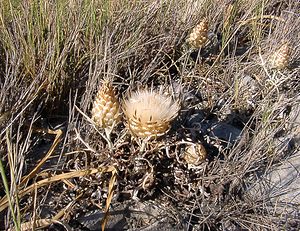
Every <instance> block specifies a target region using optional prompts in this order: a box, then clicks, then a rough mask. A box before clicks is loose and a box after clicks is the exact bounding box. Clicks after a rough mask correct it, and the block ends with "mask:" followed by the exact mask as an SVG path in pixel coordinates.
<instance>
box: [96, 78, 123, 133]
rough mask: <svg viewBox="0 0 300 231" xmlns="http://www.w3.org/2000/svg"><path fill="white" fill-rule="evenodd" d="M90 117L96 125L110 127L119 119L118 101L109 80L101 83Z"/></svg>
mask: <svg viewBox="0 0 300 231" xmlns="http://www.w3.org/2000/svg"><path fill="white" fill-rule="evenodd" d="M92 119H93V120H94V121H95V123H96V125H97V126H99V127H101V128H110V129H112V128H113V126H114V125H115V124H117V123H118V122H119V121H120V119H121V116H120V105H119V101H118V98H117V96H116V94H115V91H114V89H113V87H112V85H111V83H109V82H104V83H103V84H102V86H101V87H100V89H99V91H98V93H97V95H96V97H95V100H94V103H93V109H92Z"/></svg>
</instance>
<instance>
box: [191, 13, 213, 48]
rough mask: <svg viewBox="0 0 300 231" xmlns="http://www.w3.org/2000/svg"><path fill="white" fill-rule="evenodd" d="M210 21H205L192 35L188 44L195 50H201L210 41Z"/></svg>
mask: <svg viewBox="0 0 300 231" xmlns="http://www.w3.org/2000/svg"><path fill="white" fill-rule="evenodd" d="M207 31H208V21H207V19H203V20H202V21H201V22H200V23H199V24H198V25H197V26H196V27H195V28H194V29H193V30H192V32H191V33H190V35H189V37H188V39H187V42H188V43H189V44H190V45H191V46H193V47H194V48H201V47H202V46H203V45H204V44H205V43H206V41H207V39H208V33H207Z"/></svg>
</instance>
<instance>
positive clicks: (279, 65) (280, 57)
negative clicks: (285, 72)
mask: <svg viewBox="0 0 300 231" xmlns="http://www.w3.org/2000/svg"><path fill="white" fill-rule="evenodd" d="M290 50H291V49H290V46H289V43H285V44H283V45H282V46H281V47H280V48H279V49H278V50H277V51H275V52H274V54H273V55H272V56H271V59H270V63H271V66H272V68H275V69H283V68H285V67H286V66H287V65H288V63H289V60H290Z"/></svg>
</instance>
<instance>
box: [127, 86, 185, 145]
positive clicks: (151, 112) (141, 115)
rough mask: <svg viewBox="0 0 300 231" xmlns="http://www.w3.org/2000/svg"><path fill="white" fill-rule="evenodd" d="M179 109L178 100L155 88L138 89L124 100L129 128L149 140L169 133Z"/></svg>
mask: <svg viewBox="0 0 300 231" xmlns="http://www.w3.org/2000/svg"><path fill="white" fill-rule="evenodd" d="M179 109H180V106H179V102H178V101H174V100H173V99H172V97H171V96H167V95H164V94H162V93H160V92H157V91H154V90H140V91H136V92H134V93H132V94H130V95H129V97H128V98H127V99H126V100H124V102H123V111H124V114H125V116H126V119H127V124H128V127H129V130H130V131H131V133H132V134H133V135H135V136H137V137H140V138H145V139H148V140H150V139H155V138H157V137H160V136H162V135H164V134H165V133H167V132H168V130H169V129H170V126H171V125H170V124H171V121H172V120H173V119H174V118H175V117H176V116H177V114H178V111H179Z"/></svg>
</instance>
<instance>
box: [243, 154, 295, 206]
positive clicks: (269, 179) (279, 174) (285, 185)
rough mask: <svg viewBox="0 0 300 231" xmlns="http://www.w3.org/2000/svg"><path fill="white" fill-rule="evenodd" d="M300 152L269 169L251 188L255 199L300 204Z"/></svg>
mask: <svg viewBox="0 0 300 231" xmlns="http://www.w3.org/2000/svg"><path fill="white" fill-rule="evenodd" d="M299 176H300V152H299V151H298V153H296V154H295V155H293V156H291V157H290V158H288V159H286V160H284V161H283V162H282V163H281V164H279V165H277V166H275V167H273V168H271V169H270V170H269V171H267V172H266V173H265V174H264V176H263V177H262V178H261V179H258V180H257V182H256V183H255V184H253V185H252V186H251V188H249V190H248V192H247V194H248V195H249V196H251V197H252V198H255V200H264V201H267V202H268V201H270V202H274V203H278V205H279V204H280V203H286V204H289V205H292V204H298V205H299V204H300V187H299V185H300V177H299Z"/></svg>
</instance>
